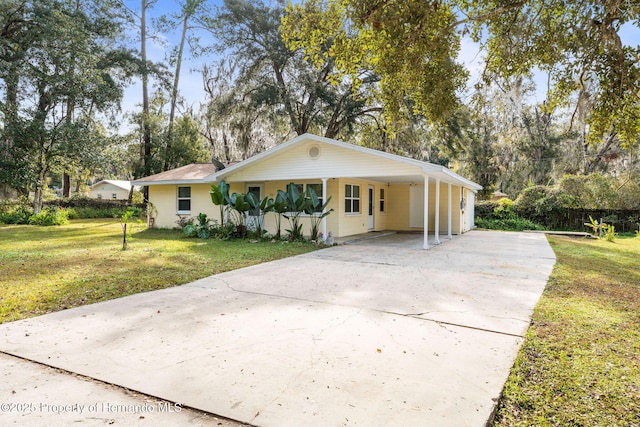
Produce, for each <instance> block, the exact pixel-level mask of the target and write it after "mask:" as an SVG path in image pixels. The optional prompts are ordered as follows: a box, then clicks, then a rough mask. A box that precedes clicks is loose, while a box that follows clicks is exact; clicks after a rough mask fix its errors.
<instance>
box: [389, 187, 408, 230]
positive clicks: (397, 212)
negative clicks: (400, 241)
mask: <svg viewBox="0 0 640 427" xmlns="http://www.w3.org/2000/svg"><path fill="white" fill-rule="evenodd" d="M387 193H388V195H387V214H386V218H385V219H386V226H385V229H386V230H398V231H408V230H410V229H411V227H410V226H409V184H391V185H389V186H388V191H387Z"/></svg>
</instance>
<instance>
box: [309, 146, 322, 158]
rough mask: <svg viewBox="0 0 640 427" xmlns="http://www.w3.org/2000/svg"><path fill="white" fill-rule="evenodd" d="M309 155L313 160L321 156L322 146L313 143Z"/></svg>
mask: <svg viewBox="0 0 640 427" xmlns="http://www.w3.org/2000/svg"><path fill="white" fill-rule="evenodd" d="M309 157H310V158H311V159H313V160H315V159H317V158H318V157H320V147H318V146H317V145H312V146H311V147H309Z"/></svg>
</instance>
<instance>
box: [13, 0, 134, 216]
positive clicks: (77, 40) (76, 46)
mask: <svg viewBox="0 0 640 427" xmlns="http://www.w3.org/2000/svg"><path fill="white" fill-rule="evenodd" d="M113 6H114V5H112V4H110V2H109V1H108V0H104V1H91V2H89V1H79V0H76V1H71V0H66V1H62V0H58V1H55V0H42V1H39V2H35V3H28V2H23V3H22V4H20V13H21V15H22V17H23V19H24V21H25V22H28V23H30V24H29V25H30V28H33V29H34V33H33V34H31V37H30V38H29V43H28V44H26V45H24V50H23V52H22V54H21V59H20V61H19V62H16V64H15V65H16V66H17V67H19V68H18V70H19V80H18V88H19V93H20V94H22V95H23V96H24V100H21V99H19V100H18V104H17V108H18V110H19V111H18V114H17V118H16V120H15V123H10V127H11V128H12V129H9V130H8V131H9V132H10V134H11V138H12V144H13V147H12V153H13V155H16V154H18V155H21V156H23V157H22V161H23V166H24V167H23V168H19V169H18V172H19V173H20V176H19V177H18V179H21V180H23V181H24V182H27V183H30V184H31V186H32V188H33V190H34V193H35V198H34V211H36V212H38V211H39V210H40V208H41V206H42V198H43V190H44V187H45V184H46V178H47V175H48V174H49V172H51V171H52V169H54V168H64V167H65V163H66V162H67V161H68V159H69V158H71V157H73V156H74V155H76V153H78V152H82V151H83V149H85V148H86V138H88V137H89V135H90V127H88V126H87V124H88V123H90V121H91V117H92V115H93V114H95V112H97V111H105V110H106V109H108V108H112V107H114V106H115V105H117V103H118V101H119V99H120V98H121V96H122V85H121V84H122V83H123V82H122V81H120V80H116V79H114V77H113V74H114V71H115V70H114V67H118V64H115V63H111V62H110V61H109V60H108V58H109V54H110V52H112V51H113V49H114V46H115V39H116V36H117V34H118V33H119V27H118V21H117V19H116V17H115V16H114V15H113V14H112V10H113ZM35 29H37V31H36V30H35ZM11 84H13V83H11ZM11 84H10V85H11ZM21 101H23V102H21Z"/></svg>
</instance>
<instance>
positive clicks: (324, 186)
mask: <svg viewBox="0 0 640 427" xmlns="http://www.w3.org/2000/svg"><path fill="white" fill-rule="evenodd" d="M321 179H322V203H323V204H324V203H327V178H321ZM325 209H326V208H325ZM322 212H323V213H324V209H323V210H322ZM321 227H322V230H321V231H322V241H325V240H327V217H326V216H325V217H324V218H322V225H321Z"/></svg>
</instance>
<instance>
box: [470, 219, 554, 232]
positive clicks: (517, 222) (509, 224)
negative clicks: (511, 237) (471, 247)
mask: <svg viewBox="0 0 640 427" xmlns="http://www.w3.org/2000/svg"><path fill="white" fill-rule="evenodd" d="M476 225H477V226H478V228H485V229H488V230H504V231H525V230H546V229H547V228H546V227H545V226H543V225H540V224H536V223H534V222H532V221H530V220H528V219H525V218H520V217H513V218H503V219H499V218H489V219H485V218H476Z"/></svg>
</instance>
